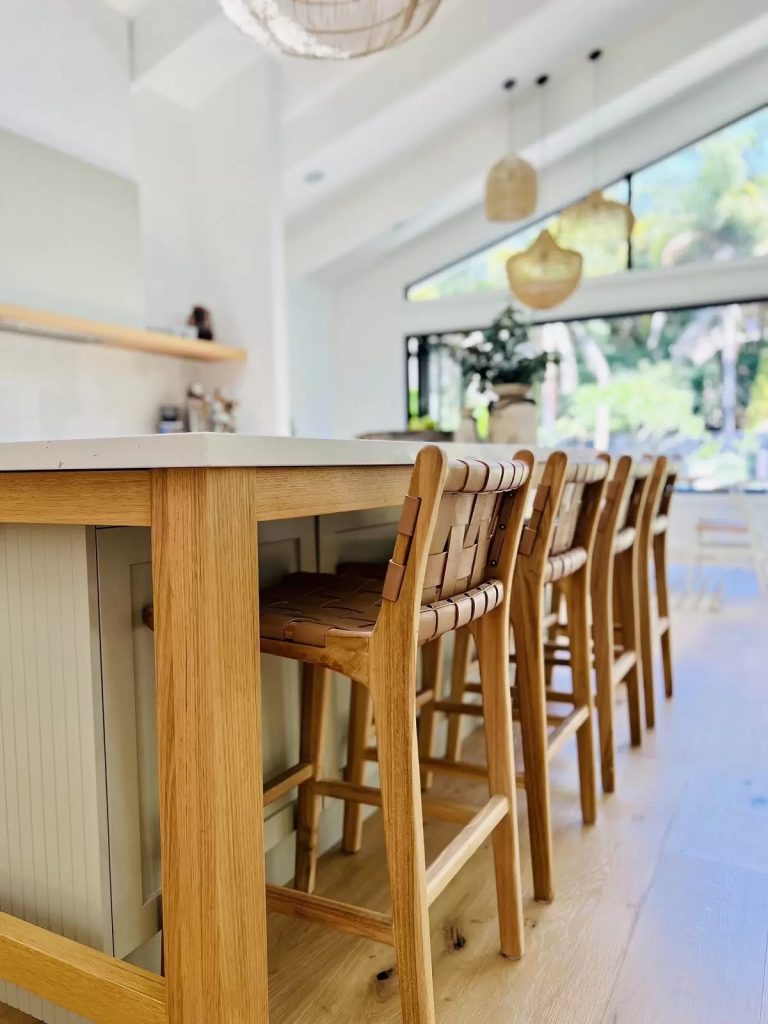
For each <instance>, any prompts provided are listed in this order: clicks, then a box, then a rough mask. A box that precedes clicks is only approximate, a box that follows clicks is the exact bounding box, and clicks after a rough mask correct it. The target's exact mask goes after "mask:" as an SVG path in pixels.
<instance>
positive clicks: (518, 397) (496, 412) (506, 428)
mask: <svg viewBox="0 0 768 1024" xmlns="http://www.w3.org/2000/svg"><path fill="white" fill-rule="evenodd" d="M493 389H494V391H495V392H496V394H497V395H498V396H499V400H498V401H497V402H495V403H494V405H493V407H492V408H491V416H490V423H489V432H488V440H489V441H490V442H491V444H531V445H533V444H536V429H537V422H538V412H537V408H536V403H535V402H534V401H533V399H532V398H531V397H530V392H531V388H530V385H528V384H494V387H493Z"/></svg>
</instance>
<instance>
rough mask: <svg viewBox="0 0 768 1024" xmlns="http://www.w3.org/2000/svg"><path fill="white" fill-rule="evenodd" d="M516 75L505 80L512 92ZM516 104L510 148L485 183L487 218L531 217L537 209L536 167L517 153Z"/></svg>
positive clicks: (505, 219) (506, 85) (511, 123)
mask: <svg viewBox="0 0 768 1024" xmlns="http://www.w3.org/2000/svg"><path fill="white" fill-rule="evenodd" d="M514 87H515V80H514V78H510V79H508V80H507V81H506V82H505V83H504V88H505V89H506V91H507V92H508V93H509V94H510V95H511V93H512V90H513V89H514ZM513 121H514V119H513V105H512V102H511V100H510V110H509V149H508V155H507V156H505V157H504V159H503V160H499V162H498V163H497V164H494V165H493V167H492V168H491V170H490V172H489V173H488V178H487V180H486V183H485V215H486V217H487V218H488V220H493V221H504V222H507V223H509V222H512V221H516V220H523V219H524V218H525V217H530V216H531V214H532V213H533V212H534V211H535V209H536V200H537V197H538V181H537V178H536V170H535V168H534V167H532V166H531V164H529V163H528V161H527V160H523V158H522V157H521V156H516V155H515V153H514V143H515V140H514V124H513Z"/></svg>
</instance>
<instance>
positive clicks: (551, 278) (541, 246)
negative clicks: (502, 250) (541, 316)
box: [507, 230, 584, 309]
mask: <svg viewBox="0 0 768 1024" xmlns="http://www.w3.org/2000/svg"><path fill="white" fill-rule="evenodd" d="M583 268H584V258H583V256H582V255H581V253H580V252H576V250H575V249H563V248H562V246H560V245H558V244H557V242H556V241H555V239H554V238H553V237H552V235H551V234H550V233H549V231H546V230H545V231H542V232H541V233H540V235H539V237H538V238H537V239H536V241H535V242H534V243H533V245H532V246H530V248H528V249H526V250H525V251H524V252H518V253H515V254H514V256H510V257H509V259H508V260H507V277H508V278H509V287H510V289H511V290H512V294H513V295H514V296H515V297H516V298H518V299H519V300H520V301H521V302H522V303H523V305H525V306H530V308H531V309H551V308H552V307H553V306H558V305H559V304H560V303H561V302H565V300H566V299H567V298H568V296H569V295H572V294H573V292H575V291H576V289H577V288H578V286H579V282H580V281H581V275H582V271H583Z"/></svg>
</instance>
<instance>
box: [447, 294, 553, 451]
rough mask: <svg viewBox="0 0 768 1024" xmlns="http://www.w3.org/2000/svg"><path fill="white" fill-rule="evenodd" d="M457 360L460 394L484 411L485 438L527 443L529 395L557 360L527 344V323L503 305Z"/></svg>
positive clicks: (531, 435)
mask: <svg viewBox="0 0 768 1024" xmlns="http://www.w3.org/2000/svg"><path fill="white" fill-rule="evenodd" d="M459 361H460V364H461V372H462V379H463V384H464V389H465V394H469V393H471V392H473V391H474V392H475V396H476V397H475V402H474V404H475V406H476V407H477V406H478V405H479V406H481V407H482V406H483V405H486V406H489V407H490V420H489V429H488V437H489V440H491V441H497V442H498V443H504V444H506V443H516V442H522V441H524V442H533V441H534V440H535V430H536V409H535V404H534V401H533V399H532V398H531V396H530V391H531V388H532V387H533V385H534V384H537V383H540V382H541V381H543V380H544V375H545V374H546V372H547V366H548V365H549V363H551V362H557V356H556V355H553V354H551V353H549V352H545V351H544V350H543V349H541V348H540V347H539V346H537V345H535V343H533V342H532V341H531V340H530V325H529V324H528V323H527V322H526V321H525V320H523V319H522V318H521V316H520V314H519V313H518V311H517V310H516V309H515V307H514V306H508V307H507V308H506V309H505V310H504V311H503V312H502V313H501V314H500V315H499V316H498V317H496V319H495V320H494V321H493V323H492V324H491V325H490V326H489V327H488V328H486V330H484V331H483V332H482V336H481V337H480V338H479V339H478V338H476V337H471V338H470V339H468V340H467V342H466V343H465V344H464V346H463V347H462V348H461V349H460V351H459ZM478 396H479V397H478ZM476 418H477V417H476Z"/></svg>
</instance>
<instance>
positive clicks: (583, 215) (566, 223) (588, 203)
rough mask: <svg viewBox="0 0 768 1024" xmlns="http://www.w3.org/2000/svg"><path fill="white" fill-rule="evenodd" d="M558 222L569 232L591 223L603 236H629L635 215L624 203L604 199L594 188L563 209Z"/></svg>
mask: <svg viewBox="0 0 768 1024" xmlns="http://www.w3.org/2000/svg"><path fill="white" fill-rule="evenodd" d="M560 224H561V226H562V228H563V230H565V231H568V232H569V233H570V232H571V231H578V230H579V229H580V228H584V227H586V226H587V225H593V226H594V227H597V228H599V229H600V232H601V233H602V234H603V235H605V236H608V237H616V238H629V237H630V235H631V234H632V228H633V227H634V226H635V215H634V214H633V213H632V209H631V207H629V206H628V205H627V204H626V203H617V202H615V200H613V199H606V197H605V196H604V195H603V193H602V192H601V191H600V190H599V189H595V191H594V192H590V193H589V195H588V196H587V198H586V199H582V200H581V202H579V203H574V204H573V206H569V207H568V209H567V210H563V212H562V213H561V214H560Z"/></svg>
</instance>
